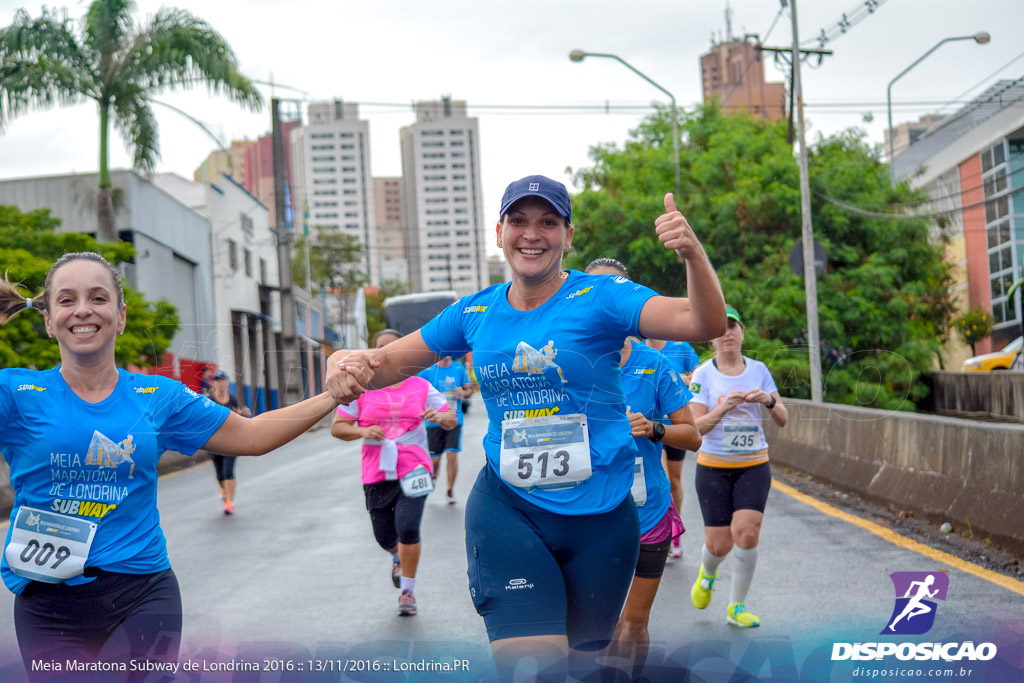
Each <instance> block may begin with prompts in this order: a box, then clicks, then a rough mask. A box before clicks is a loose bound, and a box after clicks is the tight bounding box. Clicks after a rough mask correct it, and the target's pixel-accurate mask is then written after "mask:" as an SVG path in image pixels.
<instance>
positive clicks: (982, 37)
mask: <svg viewBox="0 0 1024 683" xmlns="http://www.w3.org/2000/svg"><path fill="white" fill-rule="evenodd" d="M954 40H973V41H974V42H975V43H977V44H978V45H984V44H985V43H987V42H989V41H990V40H992V36H990V35H989V34H988V32H987V31H978V32H977V33H975V34H974V35H970V36H954V37H951V38H943V39H942V40H940V41H939V42H937V43H935V46H934V47H933V48H932V49H930V50H928V52H925V53H924V54H923V55H921V56H920V57H918V58H917V60H916V61H915V62H914V63H913V64H911V65H910V66H908V67H907V68H906V69H904V70H903V71H901V72H899V74H898V75H897V76H896V78H894V79H892V80H891V81H889V87H888V88H886V91H885V101H886V107H887V109H888V111H889V181H890V182H891V183H892V186H893V187H896V171H895V169H894V167H893V163H892V162H893V156H894V155H895V145H894V144H893V135H892V84H893V83H895V82H896V81H898V80H900V79H901V78H903V77H904V76H905V75H907V72H908V71H910V70H911V69H913V68H914V67H915V66H917V65H918V64H920V63H921V62H923V61H924V60H925V58H926V57H928V55H930V54H931V53H933V52H935V51H936V50H938V49H939V47H941V46H942V45H944V44H945V43H949V42H951V41H954Z"/></svg>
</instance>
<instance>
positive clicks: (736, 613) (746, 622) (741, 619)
mask: <svg viewBox="0 0 1024 683" xmlns="http://www.w3.org/2000/svg"><path fill="white" fill-rule="evenodd" d="M725 620H726V621H728V622H729V623H730V624H732V625H733V626H739V627H740V628H757V627H758V626H760V625H761V620H760V619H759V618H757V616H756V615H754V614H751V613H750V612H748V611H747V608H746V607H745V606H744V605H743V603H742V602H734V603H732V604H731V605H729V607H728V609H726V610H725Z"/></svg>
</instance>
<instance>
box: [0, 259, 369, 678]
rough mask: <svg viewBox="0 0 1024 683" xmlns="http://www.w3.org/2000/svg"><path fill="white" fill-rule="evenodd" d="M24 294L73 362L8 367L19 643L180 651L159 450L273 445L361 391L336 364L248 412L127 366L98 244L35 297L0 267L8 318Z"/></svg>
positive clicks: (4, 393) (118, 313) (111, 657)
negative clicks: (312, 384) (117, 353)
mask: <svg viewBox="0 0 1024 683" xmlns="http://www.w3.org/2000/svg"><path fill="white" fill-rule="evenodd" d="M25 309H33V310H39V311H41V312H42V314H43V320H44V322H45V325H46V331H47V333H48V334H49V335H50V336H51V337H53V338H55V339H56V340H57V343H58V344H59V346H60V357H61V364H60V365H59V366H58V367H56V368H53V369H50V370H32V369H25V368H5V369H2V370H0V421H2V423H3V424H4V429H3V430H0V453H2V454H3V456H4V458H5V459H6V460H7V463H8V465H9V466H10V471H11V474H10V481H11V485H12V486H13V488H14V494H15V499H14V500H15V504H14V509H13V510H12V512H11V524H10V526H9V528H8V532H7V539H6V541H5V543H4V556H3V558H2V560H0V577H2V578H3V582H4V583H5V584H6V585H7V587H8V588H9V589H10V590H11V592H13V593H14V594H15V595H16V596H17V597H16V598H15V602H14V621H15V628H16V631H17V634H18V646H19V648H20V649H21V653H22V657H23V659H24V660H25V662H26V663H28V662H31V661H33V660H35V661H38V660H43V659H45V660H52V661H66V660H74V661H78V662H94V661H96V660H97V658H98V657H99V656H100V652H101V651H102V659H103V661H105V662H115V663H116V662H122V663H128V662H134V663H136V664H138V662H147V661H148V662H153V663H160V662H176V661H177V656H178V645H179V640H180V636H181V627H182V617H181V594H180V592H179V590H178V582H177V579H176V578H175V575H174V572H173V571H172V570H171V565H170V562H169V560H168V556H167V549H166V544H165V541H164V535H163V532H162V531H161V529H160V523H159V514H158V512H157V508H156V487H157V469H156V466H157V461H158V460H159V459H160V456H161V455H162V454H163V452H164V451H166V450H176V451H180V452H182V453H185V454H189V455H191V454H193V453H195V451H196V450H197V449H199V448H206V449H208V450H211V451H216V452H218V453H225V454H229V455H261V454H263V453H266V452H268V451H270V450H273V449H274V448H277V447H278V446H281V445H283V444H285V443H287V442H288V441H290V440H291V439H293V438H295V437H296V436H299V435H300V434H302V433H303V432H305V431H306V430H307V429H308V428H309V427H311V426H313V425H314V424H315V423H316V422H317V421H319V420H320V419H321V418H323V417H324V416H326V415H328V414H329V413H330V412H331V411H332V410H334V408H335V407H336V406H337V405H338V403H339V402H340V401H342V400H346V401H347V400H351V399H352V398H354V397H355V395H356V394H357V393H358V392H353V391H351V390H350V389H349V388H348V387H349V386H350V385H351V382H352V380H351V379H350V377H348V376H345V375H344V373H342V372H341V371H340V370H339V369H338V368H337V366H335V368H334V370H333V371H332V370H330V369H328V373H327V386H328V388H329V391H328V392H325V393H323V394H320V395H319V396H314V397H313V398H310V399H307V400H306V401H303V402H301V403H296V404H294V405H291V406H288V407H287V408H282V409H280V410H275V411H271V412H268V413H263V414H262V415H260V416H258V417H256V418H253V419H245V418H243V417H242V416H240V415H238V414H237V413H233V412H231V411H230V410H228V408H227V407H225V406H222V405H220V404H219V403H215V402H214V401H211V400H209V399H208V398H206V397H204V396H200V395H199V394H197V393H195V392H194V391H192V390H191V389H189V388H188V387H186V386H185V385H183V384H181V383H180V382H178V381H175V380H173V379H170V378H167V377H159V376H155V375H141V374H134V373H130V372H126V371H125V370H121V369H119V368H118V367H117V366H116V365H115V363H114V345H115V341H116V339H117V335H118V334H120V333H121V332H123V331H124V326H125V321H126V316H127V308H126V306H125V303H124V294H123V292H122V290H121V280H120V278H119V277H118V275H117V272H116V271H115V270H114V269H113V267H112V266H111V265H110V264H109V263H108V262H107V261H106V260H105V259H104V258H103V257H102V256H100V255H99V254H95V253H91V252H81V253H72V254H65V255H64V256H62V257H61V258H60V259H58V260H57V262H56V263H54V265H53V267H52V268H51V269H50V272H49V273H48V274H47V277H46V282H45V285H44V288H43V292H42V293H41V294H39V295H37V296H35V297H25V296H24V295H22V294H20V293H19V291H18V289H17V287H16V286H15V285H14V284H12V283H11V282H10V281H9V280H8V279H7V277H6V276H5V277H3V278H2V279H0V324H5V323H7V322H8V321H9V320H10V319H11V318H12V317H13V316H14V315H16V314H18V313H19V312H21V311H23V310H25ZM26 388H29V389H31V391H26ZM112 606H113V607H112ZM26 668H27V669H28V675H29V679H30V680H32V681H35V680H39V678H40V676H42V673H40V672H36V671H33V669H32V667H31V666H27V667H26Z"/></svg>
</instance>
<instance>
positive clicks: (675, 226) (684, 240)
mask: <svg viewBox="0 0 1024 683" xmlns="http://www.w3.org/2000/svg"><path fill="white" fill-rule="evenodd" d="M654 229H655V231H656V232H657V233H658V239H659V240H661V243H662V244H664V245H665V248H666V249H675V252H676V255H677V256H678V257H679V261H680V262H682V261H685V260H687V259H690V258H693V257H694V256H696V255H698V254H700V253H701V252H702V251H703V247H701V245H700V240H698V239H697V236H696V235H695V234H693V230H692V229H691V228H690V224H689V223H687V222H686V218H684V217H683V214H681V213H680V212H679V210H678V209H677V208H676V202H675V198H674V197H673V196H672V193H671V192H669V193H668V194H666V195H665V213H663V214H662V215H660V216H658V218H657V220H655V221H654Z"/></svg>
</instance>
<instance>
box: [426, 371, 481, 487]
mask: <svg viewBox="0 0 1024 683" xmlns="http://www.w3.org/2000/svg"><path fill="white" fill-rule="evenodd" d="M419 376H420V377H422V378H423V379H425V380H427V381H428V382H430V384H431V385H433V387H434V388H435V389H437V390H438V391H440V392H441V393H442V394H443V395H444V397H445V398H446V399H447V400H448V405H449V406H451V408H452V409H453V410H455V415H456V417H457V418H458V426H456V427H455V429H451V430H444V429H439V428H438V425H436V424H427V443H428V445H429V448H430V457H431V459H432V460H433V461H434V477H435V478H437V473H438V472H439V471H440V466H441V454H442V453H444V454H445V461H446V464H445V472H446V476H447V477H448V494H447V500H448V504H449V505H455V503H456V500H455V476H456V475H457V474H458V473H459V459H458V458H459V451H461V450H462V400H463V399H465V398H468V397H469V396H471V395H472V394H473V385H472V383H471V382H470V379H469V375H468V374H466V368H464V367H463V366H462V365H460V364H459V363H453V362H452V359H451V356H445V357H444V358H442V359H441V360H439V361H438V362H437V363H436V364H434V365H431V366H430V367H429V368H427V369H426V370H424V371H422V372H421V373H420V374H419Z"/></svg>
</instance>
